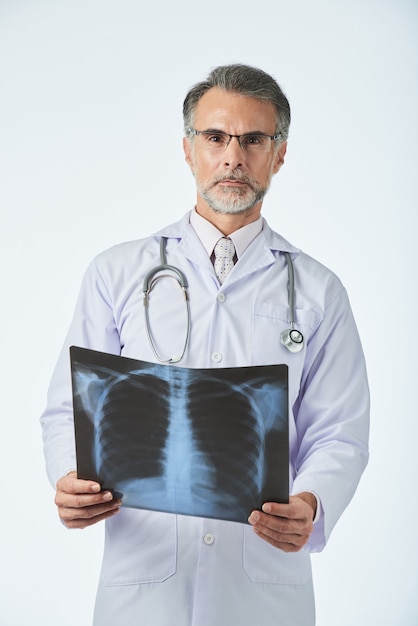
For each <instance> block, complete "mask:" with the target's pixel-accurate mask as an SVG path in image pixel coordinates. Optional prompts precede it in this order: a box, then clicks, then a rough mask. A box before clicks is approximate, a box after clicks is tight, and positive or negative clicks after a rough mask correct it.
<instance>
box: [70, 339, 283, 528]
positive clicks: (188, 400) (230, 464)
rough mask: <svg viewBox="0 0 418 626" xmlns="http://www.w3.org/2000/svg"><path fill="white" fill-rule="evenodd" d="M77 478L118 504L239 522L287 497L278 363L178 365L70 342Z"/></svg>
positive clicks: (281, 393)
mask: <svg viewBox="0 0 418 626" xmlns="http://www.w3.org/2000/svg"><path fill="white" fill-rule="evenodd" d="M71 357H72V376H73V398H74V416H75V430H76V444H77V467H78V474H79V476H80V477H82V478H91V479H95V480H99V482H100V483H101V484H102V486H103V487H104V488H106V489H111V490H112V491H113V492H115V493H117V494H119V495H120V496H121V497H122V502H123V505H124V506H128V507H137V508H144V509H151V510H158V511H165V512H172V513H179V514H185V515H196V516H203V517H214V518H219V519H227V520H234V521H240V522H246V521H247V517H248V515H249V513H250V512H251V511H252V510H253V509H254V508H257V507H258V508H259V507H260V506H261V504H262V503H263V502H265V501H271V500H273V501H276V502H287V500H288V472H289V466H288V417H287V415H288V398H287V367H286V366H285V365H271V366H270V365H269V366H254V367H244V368H226V369H188V368H182V367H177V366H168V365H161V364H153V363H146V362H143V361H137V360H133V359H127V358H124V357H119V356H114V355H109V354H104V353H100V352H96V351H92V350H87V349H84V348H75V347H72V348H71Z"/></svg>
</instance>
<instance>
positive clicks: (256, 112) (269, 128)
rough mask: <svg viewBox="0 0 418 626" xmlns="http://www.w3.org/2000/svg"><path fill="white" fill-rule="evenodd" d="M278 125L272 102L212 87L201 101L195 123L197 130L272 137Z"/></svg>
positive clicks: (197, 107)
mask: <svg viewBox="0 0 418 626" xmlns="http://www.w3.org/2000/svg"><path fill="white" fill-rule="evenodd" d="M276 121H277V116H276V110H275V108H274V105H273V104H272V103H271V102H267V101H265V100H260V99H258V98H252V97H251V96H244V95H242V94H239V93H234V92H230V91H225V90H224V89H220V88H219V87H212V89H209V90H208V91H207V92H206V93H205V94H204V95H203V96H202V97H201V98H200V100H199V102H198V104H197V106H196V110H195V116H194V120H193V123H194V126H195V128H196V129H197V130H222V131H225V132H229V133H234V134H243V133H248V132H254V131H260V132H264V133H266V134H270V135H273V134H274V132H275V128H276Z"/></svg>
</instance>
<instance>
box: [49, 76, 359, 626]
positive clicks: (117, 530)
mask: <svg viewBox="0 0 418 626" xmlns="http://www.w3.org/2000/svg"><path fill="white" fill-rule="evenodd" d="M289 124H290V109H289V104H288V101H287V99H286V97H285V95H284V94H283V92H282V91H281V89H280V87H279V86H278V85H277V83H276V81H275V80H274V79H273V78H272V77H271V76H269V75H268V74H266V73H264V72H263V71H261V70H258V69H255V68H252V67H248V66H243V65H231V66H224V67H218V68H216V69H214V70H213V71H212V72H211V74H210V75H209V77H208V79H207V80H205V81H203V82H201V83H198V84H197V85H195V86H194V87H193V88H192V89H191V90H190V92H189V93H188V94H187V97H186V99H185V102H184V125H185V137H184V153H185V157H186V161H187V163H188V165H189V167H190V169H191V171H192V173H193V176H194V178H195V182H196V188H197V200H196V206H195V208H194V210H192V211H191V212H189V213H188V214H186V215H185V217H183V219H182V220H180V221H179V222H177V223H175V224H173V225H170V226H168V227H166V228H164V229H162V230H161V231H160V232H159V233H157V234H156V235H154V236H151V237H149V238H146V239H142V240H138V241H134V242H130V243H126V244H121V245H118V246H115V247H114V248H112V249H110V250H108V251H106V252H104V253H102V254H100V255H99V256H98V257H97V258H96V259H95V260H94V261H93V263H92V264H91V265H90V267H89V268H88V270H87V272H86V275H85V278H84V281H83V285H82V288H81V292H80V297H79V300H78V303H77V306H76V310H75V314H74V319H73V322H72V324H71V327H70V330H69V333H68V336H67V339H66V341H65V345H64V348H63V351H62V353H61V356H60V358H59V361H58V364H57V366H56V369H55V372H54V375H53V379H52V382H51V385H50V389H49V394H48V405H47V408H46V409H45V412H44V413H43V415H42V418H41V422H42V426H43V433H44V448H45V455H46V460H47V468H48V474H49V478H50V480H51V482H52V484H53V485H54V486H56V504H57V507H58V512H59V515H60V518H61V520H62V521H63V523H64V524H65V525H66V526H67V527H68V528H84V527H86V526H90V525H92V524H95V523H97V522H100V521H101V520H106V542H105V550H104V558H103V564H102V572H101V577H100V582H99V588H98V593H97V599H96V609H95V621H94V624H95V625H96V626H114V625H115V624H117V626H137V625H138V626H139V625H142V624H147V625H148V626H168V625H169V624H179V625H181V626H214V625H215V624H216V625H228V626H254V624H265V625H271V626H273V625H277V626H312V625H313V624H314V623H315V611H314V597H313V585H312V576H311V568H310V558H309V552H310V551H319V550H322V549H323V547H324V546H325V544H326V542H327V540H328V538H329V536H330V533H331V531H332V529H333V527H334V525H335V523H336V522H337V520H338V518H339V517H340V515H341V513H342V512H343V510H344V509H345V507H346V506H347V504H348V503H349V501H350V499H351V498H352V496H353V494H354V492H355V489H356V487H357V484H358V481H359V479H360V476H361V474H362V472H363V470H364V468H365V466H366V463H367V458H368V451H367V438H368V411H369V398H368V386H367V377H366V371H365V363H364V358H363V353H362V349H361V345H360V341H359V338H358V334H357V330H356V326H355V323H354V320H353V316H352V313H351V310H350V306H349V302H348V298H347V294H346V292H345V289H344V287H343V286H342V284H341V282H340V281H339V279H338V278H337V277H336V276H335V275H334V274H333V273H332V272H331V271H329V270H328V269H327V268H325V267H324V266H323V265H321V264H320V263H318V262H316V261H315V260H313V259H312V258H311V257H309V256H308V255H306V254H304V253H303V252H301V251H300V250H299V249H297V248H296V247H294V246H293V245H291V244H290V243H288V242H287V241H285V240H284V239H283V238H282V237H281V236H280V235H279V234H277V233H275V232H273V231H272V230H271V229H270V228H269V226H268V224H267V222H266V221H265V220H264V218H263V217H262V216H261V207H262V202H263V198H264V196H265V194H266V192H267V190H268V188H269V185H270V182H271V179H272V177H273V176H274V175H275V174H277V172H278V171H279V170H280V168H281V167H282V165H283V163H284V158H285V154H286V146H287V137H288V129H289ZM167 200H169V197H168V198H164V201H167ZM160 201H161V199H159V202H160ZM162 237H163V238H164V241H165V254H166V258H167V263H168V264H170V265H173V266H175V267H176V268H177V269H178V270H180V271H181V272H182V273H183V274H184V275H185V277H186V280H187V283H188V294H189V296H188V297H189V306H190V329H189V332H188V323H187V313H186V311H187V309H186V308H185V307H184V306H183V302H184V301H183V300H182V295H181V290H179V289H178V285H177V283H176V281H171V280H167V279H164V280H157V281H156V282H155V283H154V286H153V289H152V291H151V293H150V296H149V309H148V311H147V315H145V311H144V306H143V294H142V285H143V282H144V278H145V277H146V275H147V274H148V273H149V271H150V270H151V269H152V268H153V267H155V266H158V265H159V263H160V241H161V238H162ZM225 238H226V241H225ZM219 240H222V243H221V245H222V247H223V248H224V249H225V248H226V247H230V246H231V242H232V244H233V247H232V251H231V255H232V259H231V260H227V261H223V260H216V259H215V256H214V248H215V245H216V244H217V242H218V241H219ZM286 252H287V253H289V254H290V256H291V260H292V261H293V265H294V272H295V325H296V327H297V329H298V330H299V331H301V333H302V334H303V337H304V341H303V345H302V349H301V350H300V351H298V352H292V351H289V350H288V349H287V348H286V346H285V345H283V342H282V341H281V339H280V337H281V334H282V333H283V331H286V329H288V328H289V320H290V317H289V315H290V311H289V299H288V269H287V263H286V256H285V254H284V253H286ZM220 266H221V267H220ZM219 271H220V272H221V273H219V277H218V276H217V273H216V272H219ZM148 335H150V338H151V341H149V337H148ZM70 345H78V346H84V347H87V348H91V349H95V350H100V351H104V352H110V353H114V354H121V355H124V356H127V357H133V358H137V359H141V360H145V361H157V360H161V361H170V360H171V359H172V360H173V361H176V360H178V359H181V360H180V361H179V363H178V364H179V365H181V366H185V367H196V368H206V367H210V368H214V367H220V368H221V367H240V366H248V365H265V364H272V363H286V364H287V365H288V366H289V405H290V417H289V420H290V424H289V430H290V467H289V480H290V490H291V494H292V495H291V497H290V502H289V504H278V503H275V502H266V503H265V504H264V506H263V507H262V510H261V511H253V512H252V513H251V515H250V516H249V524H248V525H247V524H237V523H233V522H225V521H218V520H211V519H200V518H195V517H186V516H175V515H171V514H163V513H157V512H149V511H140V510H134V509H128V508H125V507H124V508H121V507H120V504H121V503H120V502H119V501H118V500H115V499H113V498H112V495H111V494H110V493H109V492H103V491H101V490H100V485H98V484H96V483H94V482H92V481H84V480H79V479H78V478H77V475H76V472H75V467H76V461H75V451H74V437H73V423H72V408H71V385H70V372H69V357H68V347H69V346H70ZM167 367H169V365H167Z"/></svg>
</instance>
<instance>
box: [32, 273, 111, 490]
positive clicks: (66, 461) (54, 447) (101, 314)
mask: <svg viewBox="0 0 418 626" xmlns="http://www.w3.org/2000/svg"><path fill="white" fill-rule="evenodd" d="M72 345H74V346H80V347H85V348H91V349H94V350H100V351H103V352H109V353H111V354H120V352H121V345H120V338H119V333H118V330H117V328H116V324H115V321H114V316H113V308H112V301H111V296H110V294H109V292H108V289H107V288H106V285H105V283H104V281H103V279H102V276H101V274H100V271H99V268H98V263H97V261H94V262H93V263H92V264H91V265H90V267H89V268H88V269H87V271H86V273H85V276H84V279H83V282H82V286H81V290H80V294H79V297H78V301H77V304H76V308H75V312H74V316H73V320H72V323H71V325H70V329H69V332H68V334H67V337H66V340H65V342H64V346H63V348H62V350H61V354H60V356H59V358H58V362H57V364H56V367H55V370H54V373H53V376H52V379H51V383H50V385H49V389H48V395H47V406H46V409H45V410H44V412H43V414H42V416H41V420H40V421H41V426H42V434H43V442H44V454H45V460H46V467H47V474H48V478H49V480H50V482H51V484H52V485H53V487H54V488H55V485H56V483H57V481H58V480H59V478H61V477H62V476H64V475H65V474H66V473H68V472H69V471H70V470H73V469H75V467H76V455H75V438H74V421H73V408H72V387H71V368H70V355H69V348H70V346H72Z"/></svg>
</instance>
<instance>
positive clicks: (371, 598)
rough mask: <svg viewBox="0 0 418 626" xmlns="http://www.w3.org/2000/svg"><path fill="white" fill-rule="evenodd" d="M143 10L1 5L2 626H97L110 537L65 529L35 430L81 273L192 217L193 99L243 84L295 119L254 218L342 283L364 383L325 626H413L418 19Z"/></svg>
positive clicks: (331, 10)
mask: <svg viewBox="0 0 418 626" xmlns="http://www.w3.org/2000/svg"><path fill="white" fill-rule="evenodd" d="M149 4H150V6H148V3H145V2H141V0H118V1H116V0H115V1H111V0H100V1H99V0H71V1H69V0H68V1H66V0H61V1H59V2H56V1H55V2H54V1H53V0H32V1H29V0H27V1H24V0H0V152H1V165H0V181H1V183H0V184H1V188H0V203H1V217H2V220H1V230H0V237H1V247H0V252H1V264H0V267H1V283H0V287H1V293H2V299H1V325H0V333H1V335H0V346H1V354H2V359H1V372H0V377H1V378H0V380H1V385H2V389H1V399H2V411H1V417H2V436H1V439H0V447H1V448H0V462H1V471H0V476H1V517H0V525H1V528H0V530H1V532H0V538H1V539H0V540H1V553H0V555H1V556H0V562H1V566H0V588H1V600H0V624H1V626H24V625H26V624H31V626H38V625H39V626H41V625H42V626H57V624H60V626H70V625H71V626H72V625H73V624H78V625H79V626H88V625H89V624H90V622H91V615H92V607H93V601H94V595H95V588H96V583H97V577H98V572H99V566H100V559H101V551H102V538H103V537H102V530H103V529H102V528H99V527H95V528H92V529H89V530H86V531H73V532H71V531H67V530H65V529H64V528H63V527H62V526H61V525H60V524H59V522H58V520H57V517H56V512H55V506H54V504H53V490H52V489H51V487H50V486H49V484H48V483H47V480H46V476H45V471H44V462H43V456H42V445H41V435H40V427H39V423H38V417H39V414H40V413H41V411H42V409H43V407H44V403H45V394H46V389H47V385H48V382H49V378H50V375H51V372H52V369H53V366H54V364H55V359H56V357H57V354H58V351H59V349H60V346H61V343H62V341H63V339H64V335H65V333H66V330H67V327H68V324H69V322H70V319H71V315H72V310H73V307H74V303H75V299H76V296H77V292H78V288H79V284H80V280H81V277H82V274H83V272H84V269H85V267H86V265H87V263H88V262H89V261H90V259H91V258H92V257H93V256H94V255H95V254H96V253H97V252H99V251H101V250H102V249H104V248H106V247H108V246H110V245H112V244H114V243H118V242H119V241H123V240H128V239H134V238H138V237H142V236H145V235H147V234H149V233H151V232H153V231H154V230H157V229H159V228H160V227H161V226H163V225H164V224H166V223H169V222H172V221H175V220H177V219H178V218H180V217H181V216H182V215H183V213H184V212H185V211H186V210H188V209H189V208H191V207H192V206H193V201H194V196H195V193H194V186H193V180H192V177H191V175H190V173H189V171H188V168H187V166H186V164H185V163H184V160H183V154H182V150H181V137H182V119H181V107H182V101H183V97H184V95H185V93H186V91H187V89H188V88H189V87H190V86H191V85H192V84H193V83H195V82H197V81H199V80H201V79H203V78H204V77H205V76H206V75H207V73H208V71H209V70H210V69H211V68H212V67H214V66H215V65H218V64H223V63H229V62H244V63H249V64H252V65H256V66H259V67H262V68H263V69H265V70H266V71H268V72H270V73H272V74H273V75H274V76H275V77H276V78H277V80H278V81H279V83H280V84H281V85H282V87H283V88H284V90H285V91H286V93H287V95H288V97H289V99H290V102H291V105H292V112H293V123H292V127H291V134H290V141H289V148H288V153H287V161H286V164H285V166H284V167H283V169H282V170H281V172H280V173H279V175H278V176H277V177H276V179H275V180H274V181H273V186H272V189H271V191H270V193H269V195H268V196H267V199H266V202H265V206H264V215H265V216H266V217H267V218H268V220H269V222H270V224H271V225H272V226H273V227H274V228H275V229H276V230H278V231H280V232H281V233H282V234H283V235H284V236H285V237H287V238H288V239H290V240H291V241H292V242H293V243H295V244H296V245H298V246H299V247H301V248H303V249H304V250H305V251H306V252H308V253H310V254H311V255H313V256H315V257H317V258H318V259H319V260H320V261H322V262H323V263H325V264H326V265H328V266H329V267H331V268H332V269H333V270H334V271H336V273H337V274H338V275H339V276H340V277H341V279H342V280H343V282H344V284H345V285H346V287H347V289H348V292H349V294H350V297H351V302H352V306H353V309H354V312H355V315H356V318H357V321H358V326H359V330H360V333H361V336H362V339H363V344H364V350H365V353H366V357H367V362H368V367H369V374H370V386H371V391H372V402H373V405H372V406H373V408H372V429H371V460H370V464H369V467H368V469H367V471H366V473H365V475H364V478H363V480H362V482H361V485H360V488H359V490H358V492H357V494H356V496H355V498H354V500H353V501H352V503H351V505H350V506H349V508H348V509H347V511H346V512H345V514H344V515H343V517H342V519H341V520H340V523H339V525H338V526H337V528H336V529H335V531H334V534H333V535H332V538H331V540H330V543H329V545H328V547H327V548H326V550H325V551H324V552H323V553H322V554H320V555H315V556H314V557H313V563H314V573H315V584H316V596H317V615H318V626H335V625H336V624H338V626H353V625H354V624H355V625H356V626H370V625H371V624H379V626H414V625H416V624H418V600H417V589H418V574H417V572H418V568H417V557H418V539H417V534H418V533H417V526H418V523H417V517H418V506H417V473H418V460H417V459H418V454H417V445H416V442H417V436H418V428H417V414H416V402H414V401H413V400H414V395H415V389H414V386H416V375H415V372H414V371H413V368H414V359H415V358H416V352H417V347H418V345H417V332H416V328H417V322H416V317H417V297H416V290H417V276H416V265H417V263H416V246H417V235H416V229H417V217H416V214H417V199H418V193H417V158H416V155H417V146H418V132H417V130H418V128H417V111H418V91H417V80H418V71H417V69H418V68H417V59H418V55H417V40H418V3H417V2H416V0H410V1H408V0H392V1H389V0H376V1H374V0H350V1H348V0H347V1H346V2H344V1H341V2H339V1H338V0H334V1H332V0H328V1H327V0H316V1H310V0H300V1H297V0H293V1H292V0H286V1H284V0H275V1H273V0H257V1H255V2H254V0H240V1H238V0H211V2H200V1H198V0H177V1H164V0H160V1H159V2H158V1H157V0H154V1H153V2H151V3H149ZM116 626H117V625H116ZM295 626H297V624H295Z"/></svg>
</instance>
